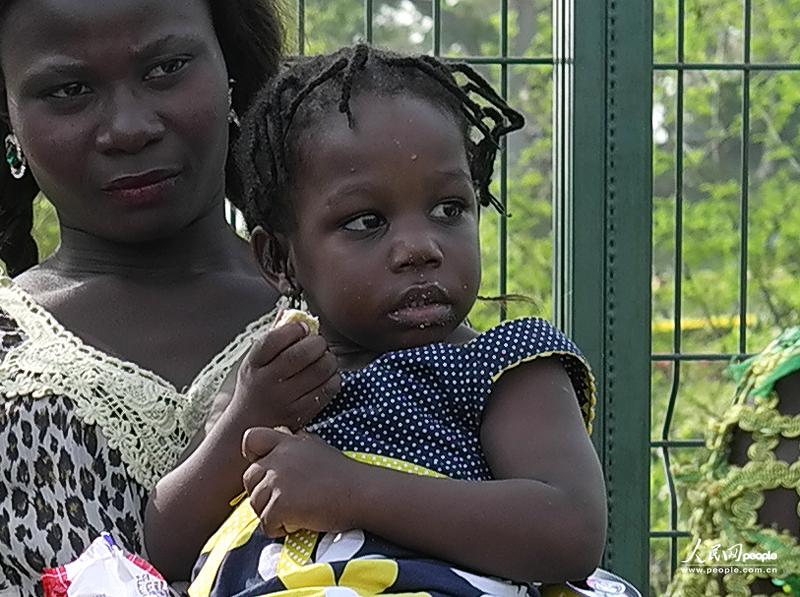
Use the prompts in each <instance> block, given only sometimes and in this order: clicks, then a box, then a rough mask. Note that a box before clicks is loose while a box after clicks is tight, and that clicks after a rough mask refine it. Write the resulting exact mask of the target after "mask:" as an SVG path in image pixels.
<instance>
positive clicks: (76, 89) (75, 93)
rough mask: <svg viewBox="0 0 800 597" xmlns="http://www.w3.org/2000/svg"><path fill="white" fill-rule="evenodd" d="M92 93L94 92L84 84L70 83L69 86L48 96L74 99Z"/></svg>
mask: <svg viewBox="0 0 800 597" xmlns="http://www.w3.org/2000/svg"><path fill="white" fill-rule="evenodd" d="M91 92H92V90H91V89H89V87H88V86H87V85H84V84H83V83H69V84H67V85H62V86H61V87H59V88H58V89H54V90H53V91H51V92H50V93H48V94H47V95H48V96H49V97H54V98H56V99H73V98H76V97H80V96H82V95H87V94H88V93H91Z"/></svg>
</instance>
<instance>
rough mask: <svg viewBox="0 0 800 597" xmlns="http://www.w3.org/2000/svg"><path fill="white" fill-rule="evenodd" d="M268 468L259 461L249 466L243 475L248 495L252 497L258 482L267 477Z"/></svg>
mask: <svg viewBox="0 0 800 597" xmlns="http://www.w3.org/2000/svg"><path fill="white" fill-rule="evenodd" d="M267 470H268V469H267V468H266V467H265V466H263V465H262V464H261V463H260V462H259V461H256V462H254V463H253V464H251V465H250V466H248V467H247V470H246V471H244V474H243V475H242V483H244V489H245V491H247V493H248V495H250V496H251V497H252V496H253V495H254V493H255V491H256V487H258V484H259V483H261V481H262V480H264V479H265V478H266V476H267Z"/></svg>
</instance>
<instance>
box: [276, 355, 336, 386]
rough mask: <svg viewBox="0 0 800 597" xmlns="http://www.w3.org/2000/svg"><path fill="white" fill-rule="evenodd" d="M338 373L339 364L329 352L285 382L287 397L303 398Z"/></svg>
mask: <svg viewBox="0 0 800 597" xmlns="http://www.w3.org/2000/svg"><path fill="white" fill-rule="evenodd" d="M338 371H339V362H338V361H337V360H336V357H335V356H333V354H332V353H331V352H330V351H325V353H324V354H323V355H322V356H321V357H320V358H318V359H317V360H316V361H314V362H313V363H309V364H308V365H307V366H306V367H305V369H303V370H302V371H300V372H298V373H297V374H296V375H294V376H293V377H291V378H289V379H288V380H286V382H287V386H286V388H287V392H288V393H287V394H286V395H287V396H293V397H294V396H304V395H305V394H308V393H310V392H312V391H313V390H316V389H317V388H319V387H321V386H322V385H324V384H325V382H327V381H328V380H329V379H330V378H331V377H333V376H334V375H336V374H337V373H338Z"/></svg>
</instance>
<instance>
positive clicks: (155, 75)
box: [144, 58, 189, 81]
mask: <svg viewBox="0 0 800 597" xmlns="http://www.w3.org/2000/svg"><path fill="white" fill-rule="evenodd" d="M188 63H189V60H188V59H187V58H173V59H172V60H167V61H166V62H162V63H161V64H158V65H156V66H154V67H153V68H151V69H150V71H149V72H148V73H147V74H146V75H145V76H144V78H145V80H146V81H147V80H149V79H159V78H161V77H167V76H169V75H174V74H175V73H177V72H180V71H181V70H183V67H185V66H186V65H187V64H188Z"/></svg>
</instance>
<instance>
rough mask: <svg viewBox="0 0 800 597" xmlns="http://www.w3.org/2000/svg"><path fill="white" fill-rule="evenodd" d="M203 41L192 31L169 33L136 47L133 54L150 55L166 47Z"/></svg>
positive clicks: (192, 44)
mask: <svg viewBox="0 0 800 597" xmlns="http://www.w3.org/2000/svg"><path fill="white" fill-rule="evenodd" d="M202 43H203V39H202V38H201V37H199V36H197V35H194V34H192V33H168V34H166V35H164V36H162V37H158V38H155V39H152V40H150V41H147V42H145V43H143V44H142V45H140V46H137V47H134V48H133V49H132V51H131V54H132V55H133V56H135V57H142V56H145V57H146V56H150V55H152V54H156V53H158V52H161V51H163V50H164V49H165V48H173V47H176V46H180V47H181V48H183V47H186V46H197V45H201V44H202Z"/></svg>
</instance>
